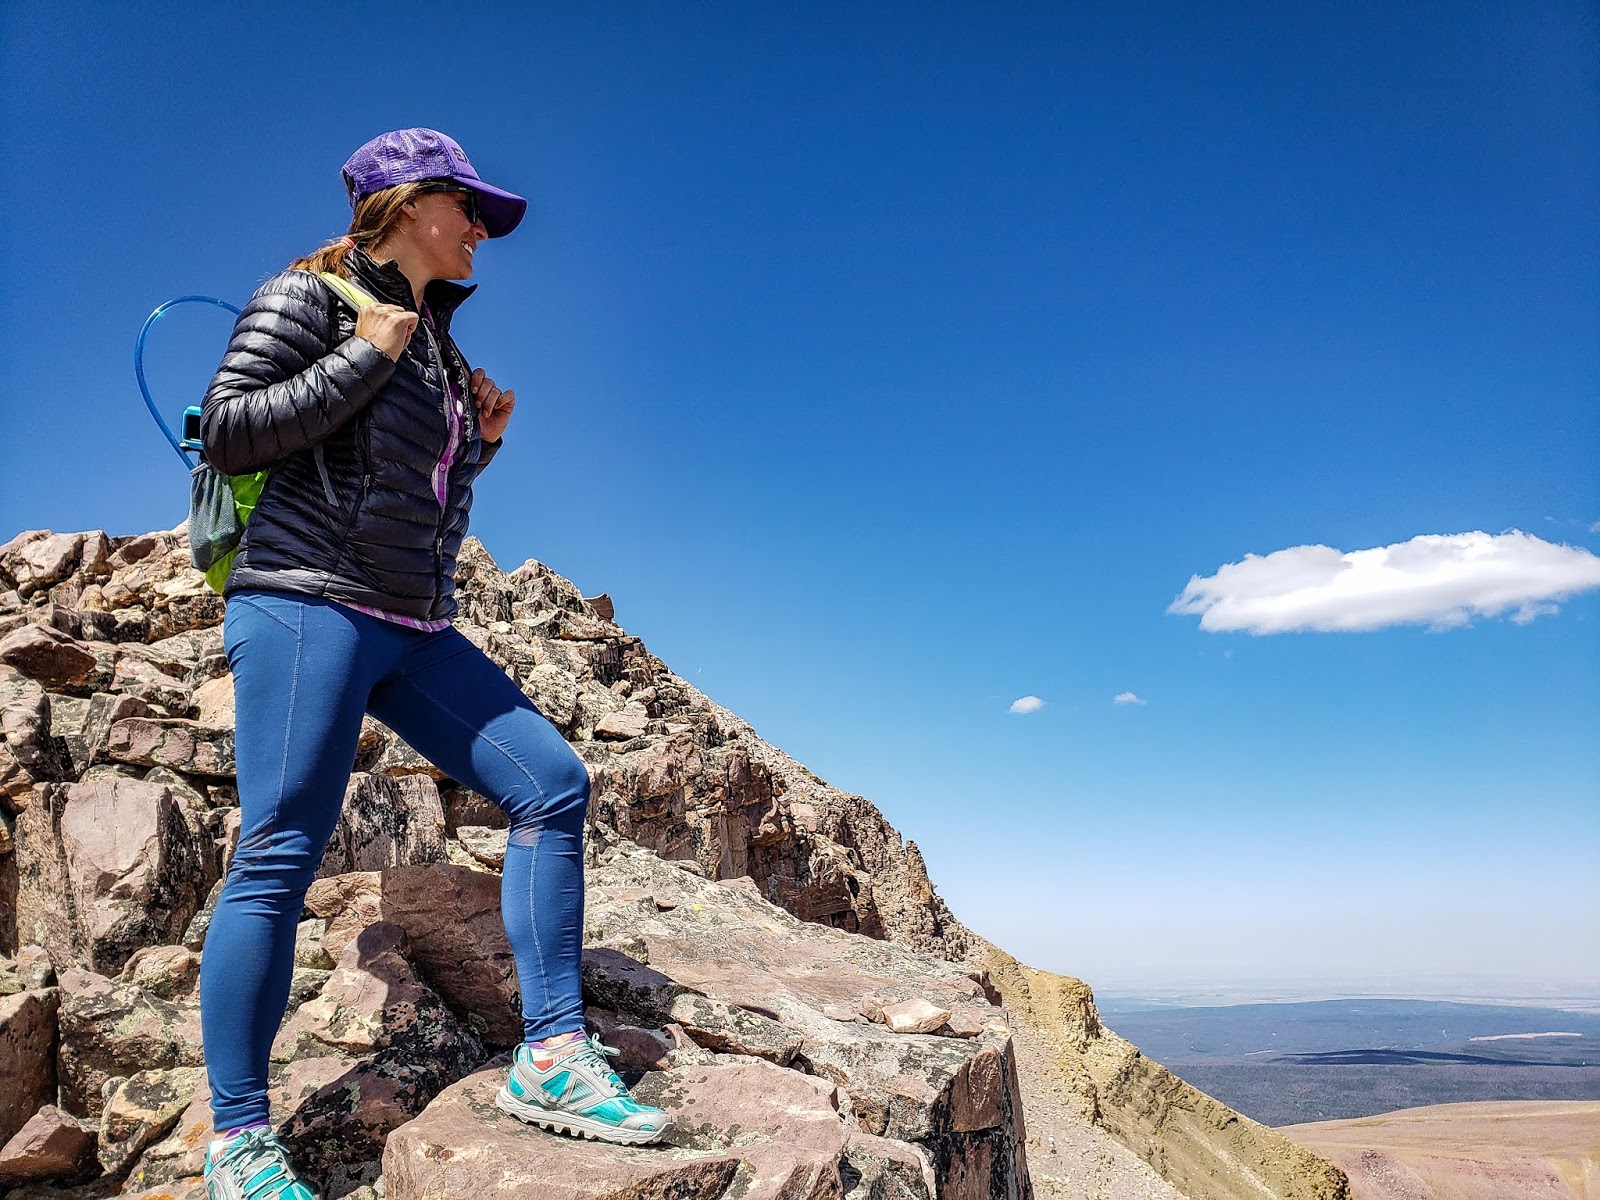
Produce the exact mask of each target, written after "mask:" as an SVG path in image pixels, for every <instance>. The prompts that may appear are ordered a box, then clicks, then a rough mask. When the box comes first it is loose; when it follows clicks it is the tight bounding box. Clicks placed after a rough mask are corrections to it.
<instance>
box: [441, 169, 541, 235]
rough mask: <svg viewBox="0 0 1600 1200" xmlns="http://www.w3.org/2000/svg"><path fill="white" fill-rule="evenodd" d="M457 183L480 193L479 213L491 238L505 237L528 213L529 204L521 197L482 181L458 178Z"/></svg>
mask: <svg viewBox="0 0 1600 1200" xmlns="http://www.w3.org/2000/svg"><path fill="white" fill-rule="evenodd" d="M456 182H457V183H459V184H461V185H462V186H463V187H469V188H471V189H472V190H473V191H475V192H477V193H478V212H479V214H480V215H481V216H482V217H483V227H484V228H485V229H487V230H488V231H489V236H490V237H492V238H497V237H505V235H506V234H508V233H510V232H511V231H512V230H513V229H515V228H516V227H517V226H518V225H520V224H521V223H522V215H523V214H524V213H525V212H527V211H528V202H527V201H526V200H524V199H523V198H522V197H521V196H518V195H516V194H514V193H512V192H503V191H501V190H500V189H499V188H497V187H490V186H489V185H488V184H487V183H485V182H483V180H481V179H462V178H460V177H459V176H457V177H456Z"/></svg>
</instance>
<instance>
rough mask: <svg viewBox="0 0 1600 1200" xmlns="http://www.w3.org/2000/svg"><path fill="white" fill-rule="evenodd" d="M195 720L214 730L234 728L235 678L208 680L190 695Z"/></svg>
mask: <svg viewBox="0 0 1600 1200" xmlns="http://www.w3.org/2000/svg"><path fill="white" fill-rule="evenodd" d="M189 703H190V705H191V706H192V713H193V716H194V719H195V720H196V721H198V722H199V723H200V724H202V725H207V726H210V727H211V728H213V729H232V728H233V676H232V675H219V676H217V677H216V678H214V679H207V680H206V681H205V682H204V683H201V684H199V685H198V686H196V687H195V689H194V691H193V692H192V693H190V696H189Z"/></svg>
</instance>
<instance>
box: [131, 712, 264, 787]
mask: <svg viewBox="0 0 1600 1200" xmlns="http://www.w3.org/2000/svg"><path fill="white" fill-rule="evenodd" d="M106 753H107V754H108V755H110V757H112V758H114V759H116V760H117V761H118V762H125V763H132V764H134V765H135V766H160V767H171V768H172V769H173V770H174V771H182V772H183V773H184V774H185V775H210V776H212V777H214V778H231V777H232V776H233V773H234V762H233V731H232V730H231V729H212V728H210V727H209V726H206V725H201V724H200V723H199V722H197V721H186V720H180V719H177V718H174V719H170V720H168V719H162V718H156V717H129V718H126V719H124V720H121V721H117V722H116V723H115V724H113V725H112V726H111V731H110V733H109V734H108V735H107V737H106Z"/></svg>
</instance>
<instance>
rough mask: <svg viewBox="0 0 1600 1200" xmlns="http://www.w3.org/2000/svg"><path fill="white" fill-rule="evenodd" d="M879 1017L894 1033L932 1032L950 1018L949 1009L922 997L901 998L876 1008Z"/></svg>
mask: <svg viewBox="0 0 1600 1200" xmlns="http://www.w3.org/2000/svg"><path fill="white" fill-rule="evenodd" d="M878 1014H879V1017H880V1019H881V1020H882V1021H883V1023H884V1024H885V1025H887V1026H888V1027H889V1028H890V1029H892V1030H894V1031H895V1032H896V1033H932V1032H933V1031H934V1030H935V1029H938V1028H940V1027H941V1026H943V1025H944V1024H945V1022H947V1021H948V1020H949V1019H950V1010H949V1009H948V1008H940V1007H939V1006H938V1005H937V1004H929V1003H928V1002H927V1001H926V1000H923V999H920V998H919V999H914V1000H902V1001H900V1002H899V1003H897V1004H886V1005H884V1006H883V1007H882V1008H881V1009H879V1010H878Z"/></svg>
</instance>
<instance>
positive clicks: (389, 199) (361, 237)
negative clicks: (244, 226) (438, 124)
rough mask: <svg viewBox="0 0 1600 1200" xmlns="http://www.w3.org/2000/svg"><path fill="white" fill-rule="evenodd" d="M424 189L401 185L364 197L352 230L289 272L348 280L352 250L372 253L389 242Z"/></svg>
mask: <svg viewBox="0 0 1600 1200" xmlns="http://www.w3.org/2000/svg"><path fill="white" fill-rule="evenodd" d="M422 187H423V185H422V184H420V183H400V184H396V185H395V186H394V187H389V188H384V189H383V190H382V191H377V192H373V193H372V194H370V195H367V196H363V197H361V199H359V200H357V201H356V207H355V212H354V213H353V214H352V215H351V217H350V231H349V232H348V233H346V234H345V235H344V236H343V237H339V238H335V239H334V240H333V241H331V242H329V243H328V244H327V245H325V246H323V247H322V248H321V249H320V250H314V251H312V252H311V253H310V254H308V255H306V256H305V257H304V258H297V259H295V260H294V262H292V263H290V264H289V269H290V270H291V271H310V272H312V273H313V274H321V273H322V272H323V271H331V272H332V273H333V274H335V275H337V276H339V277H340V278H341V279H348V278H349V277H350V269H349V268H348V267H347V266H345V261H344V260H345V258H346V257H347V256H348V255H349V253H350V251H352V250H354V249H356V248H358V247H359V248H360V249H362V250H365V251H367V252H368V253H371V252H372V251H374V250H376V249H377V248H378V247H379V246H381V245H383V244H384V243H385V242H386V241H388V240H389V237H390V235H392V234H393V233H394V232H395V231H396V230H397V229H399V228H400V222H401V221H402V220H404V219H405V216H406V213H405V206H406V205H407V204H409V203H410V202H411V201H413V200H415V199H416V198H417V197H418V196H420V195H421V194H422Z"/></svg>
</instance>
